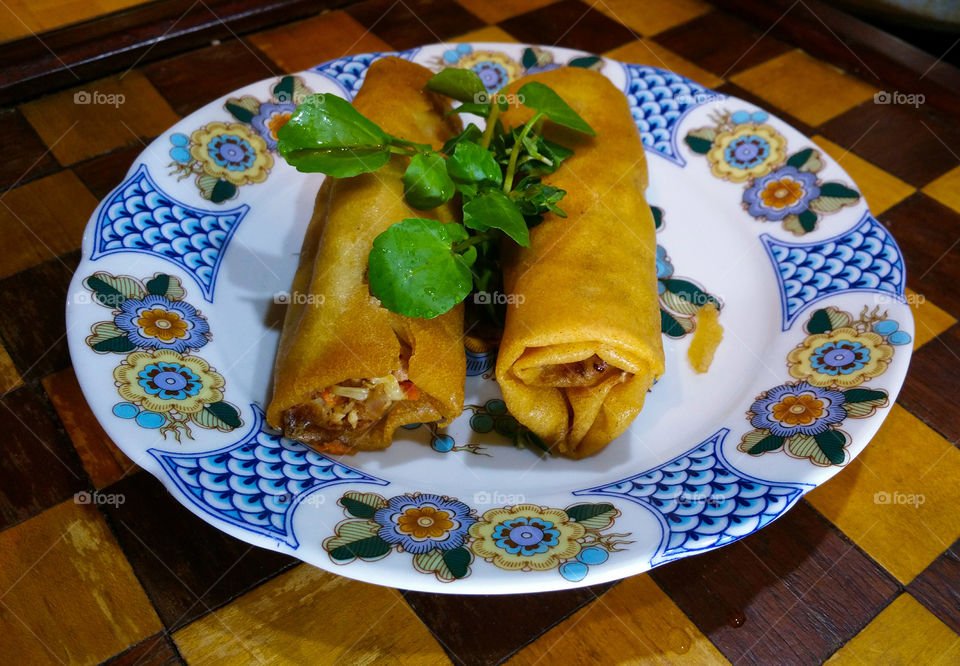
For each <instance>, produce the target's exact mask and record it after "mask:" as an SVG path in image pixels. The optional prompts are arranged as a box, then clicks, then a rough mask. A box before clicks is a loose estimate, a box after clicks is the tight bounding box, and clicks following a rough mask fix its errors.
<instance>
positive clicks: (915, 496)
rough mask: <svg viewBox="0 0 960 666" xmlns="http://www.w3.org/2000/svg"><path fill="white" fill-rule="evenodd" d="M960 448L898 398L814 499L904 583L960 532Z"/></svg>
mask: <svg viewBox="0 0 960 666" xmlns="http://www.w3.org/2000/svg"><path fill="white" fill-rule="evenodd" d="M958 478H960V450H957V448H956V447H954V446H953V445H952V444H951V443H950V442H948V441H947V440H945V439H944V438H943V437H941V436H940V435H938V434H937V433H936V432H934V431H933V430H931V429H930V428H929V427H927V426H925V425H924V424H923V423H922V422H921V421H920V420H919V419H918V418H917V417H915V416H913V415H912V414H910V413H909V412H908V411H907V410H905V409H904V408H903V407H901V406H899V405H894V407H893V409H891V410H890V414H889V415H888V416H887V419H886V421H884V423H883V426H881V428H880V431H879V432H878V433H877V435H876V436H875V437H874V438H873V440H872V441H871V442H870V445H869V446H867V448H866V449H864V451H863V452H862V453H861V454H860V455H859V456H857V457H856V458H854V459H853V460H852V461H851V462H850V464H849V465H847V469H845V470H844V471H843V474H838V475H837V476H835V477H834V478H832V479H830V481H828V482H827V483H825V484H823V485H822V486H819V487H818V488H815V489H814V490H812V491H811V492H810V493H809V494H808V495H807V499H808V501H809V502H810V503H811V504H812V505H813V506H814V507H816V509H817V510H818V511H819V512H820V513H822V514H823V515H824V516H826V517H827V519H829V520H830V521H831V522H832V523H833V524H834V525H836V526H837V527H839V528H840V529H841V530H843V532H844V534H846V535H847V536H848V537H850V538H851V539H853V541H854V542H856V543H857V545H859V546H860V547H861V548H863V549H864V551H866V553H867V554H868V555H870V556H871V557H872V558H874V559H875V560H876V561H877V562H879V563H880V564H881V565H882V566H883V567H884V568H885V569H886V570H887V571H889V572H890V573H892V574H893V575H894V576H896V577H897V578H898V579H899V580H900V581H901V582H902V583H909V582H910V581H911V580H913V578H914V576H916V575H917V574H919V573H920V572H921V571H923V570H924V569H925V568H926V567H927V565H928V564H930V563H931V562H933V560H934V559H936V557H937V556H938V555H939V554H940V553H942V552H943V551H944V550H946V549H947V547H949V545H950V544H951V543H953V542H954V541H955V540H956V539H957V538H958V537H960V512H958V511H957V510H956V507H957V505H958V504H960V486H958V485H957V479H958Z"/></svg>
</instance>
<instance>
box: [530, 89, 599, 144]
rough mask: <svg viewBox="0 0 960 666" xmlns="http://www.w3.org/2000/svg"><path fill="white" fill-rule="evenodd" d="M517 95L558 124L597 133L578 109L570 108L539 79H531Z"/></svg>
mask: <svg viewBox="0 0 960 666" xmlns="http://www.w3.org/2000/svg"><path fill="white" fill-rule="evenodd" d="M517 96H518V97H521V98H522V99H523V105H524V106H528V107H530V108H531V109H533V110H534V111H539V112H540V113H542V114H543V115H545V116H546V117H547V118H549V119H550V120H552V121H553V122H555V123H556V124H558V125H563V126H564V127H569V128H570V129H574V130H577V131H578V132H584V133H585V134H589V135H591V136H596V135H597V133H596V132H594V131H593V128H592V127H590V125H588V124H587V121H585V120H584V119H583V118H581V117H580V116H579V115H578V114H577V112H576V111H574V110H573V109H571V108H570V105H568V104H567V103H566V102H564V101H563V100H562V99H560V95H558V94H557V93H555V92H553V90H552V89H551V88H549V87H548V86H545V85H543V84H542V83H539V82H537V81H531V82H530V83H527V84H525V85H523V86H521V88H520V90H518V91H517Z"/></svg>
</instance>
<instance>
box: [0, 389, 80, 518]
mask: <svg viewBox="0 0 960 666" xmlns="http://www.w3.org/2000/svg"><path fill="white" fill-rule="evenodd" d="M0 432H2V433H3V455H0V529H5V528H7V527H9V526H10V525H13V524H14V523H18V522H20V521H22V520H26V519H27V518H30V517H31V516H34V515H36V514H38V513H40V512H41V511H43V510H44V509H48V508H50V507H51V506H53V505H55V504H59V503H60V502H62V501H64V500H67V499H69V498H70V497H72V496H73V495H74V494H75V493H77V492H80V491H81V490H84V489H86V488H88V487H89V486H90V485H91V484H90V480H89V479H88V478H87V475H86V472H84V470H83V465H82V464H81V463H80V459H79V458H78V457H77V453H76V451H74V449H73V446H72V445H71V444H70V439H69V438H68V437H67V436H66V434H65V433H64V432H63V429H62V428H61V427H60V421H59V419H58V418H57V416H56V413H55V412H54V409H53V406H52V405H51V404H50V402H49V400H48V399H47V396H46V394H45V393H44V392H43V389H42V388H41V387H40V385H39V384H37V383H30V384H26V385H24V386H21V387H20V388H18V389H14V390H13V391H10V392H9V393H7V394H5V395H4V396H3V397H2V398H0Z"/></svg>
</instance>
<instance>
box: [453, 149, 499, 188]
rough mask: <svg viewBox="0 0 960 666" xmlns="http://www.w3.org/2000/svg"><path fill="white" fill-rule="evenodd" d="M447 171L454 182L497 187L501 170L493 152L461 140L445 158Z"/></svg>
mask: <svg viewBox="0 0 960 666" xmlns="http://www.w3.org/2000/svg"><path fill="white" fill-rule="evenodd" d="M447 173H448V174H450V177H451V178H452V179H453V180H454V181H455V182H456V183H458V184H459V183H475V184H477V185H479V184H481V183H486V184H489V185H492V186H494V187H499V186H500V184H501V183H503V172H502V171H500V165H499V164H497V161H496V160H495V159H494V157H493V154H492V153H491V152H490V151H489V150H486V149H484V148H481V147H480V146H479V145H477V144H476V143H473V142H471V141H461V142H460V143H458V144H457V146H456V148H455V149H454V151H453V154H452V155H451V156H450V158H449V159H448V160H447Z"/></svg>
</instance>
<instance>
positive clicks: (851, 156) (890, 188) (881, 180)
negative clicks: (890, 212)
mask: <svg viewBox="0 0 960 666" xmlns="http://www.w3.org/2000/svg"><path fill="white" fill-rule="evenodd" d="M810 138H811V139H813V142H814V143H815V144H817V145H818V146H820V147H821V148H823V150H825V151H826V153H827V154H828V155H829V156H830V157H832V158H833V159H834V160H836V162H837V164H839V165H840V166H841V167H842V168H843V170H844V171H846V172H847V173H848V174H850V177H851V178H852V179H853V182H854V183H856V186H857V188H858V189H859V190H860V193H861V194H862V195H863V198H864V199H866V201H867V205H868V206H870V212H871V213H873V214H874V215H879V214H880V213H883V212H884V211H886V210H887V209H889V208H890V207H891V206H893V205H895V204H897V203H900V202H901V201H903V200H904V199H906V198H907V197H908V196H910V195H911V194H913V193H914V192H916V191H917V190H916V188H915V187H913V186H912V185H909V184H907V183H905V182H903V181H902V180H900V179H899V178H897V177H896V176H894V175H892V174H889V173H887V172H886V171H884V170H883V169H880V168H877V167H875V166H873V165H872V164H870V162H868V161H866V160H865V159H863V158H861V157H859V156H857V154H856V153H852V152H850V151H849V150H847V149H846V148H843V147H841V146H838V145H837V144H835V143H834V142H832V141H830V140H829V139H825V138H824V137H822V136H813V137H810Z"/></svg>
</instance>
